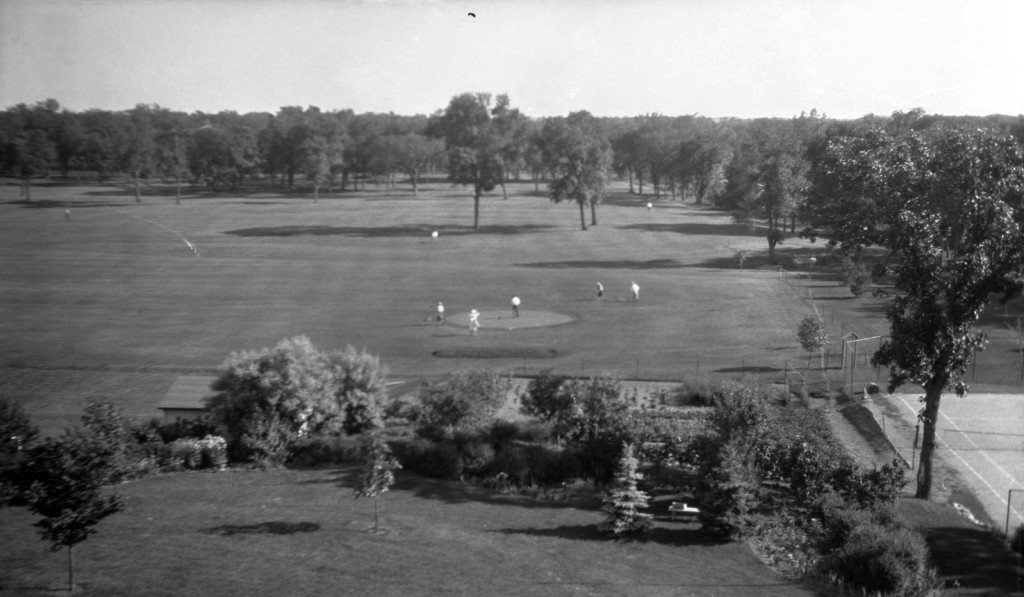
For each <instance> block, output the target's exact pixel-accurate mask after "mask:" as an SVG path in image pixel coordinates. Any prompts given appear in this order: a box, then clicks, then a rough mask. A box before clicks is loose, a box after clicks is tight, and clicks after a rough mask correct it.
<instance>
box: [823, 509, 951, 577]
mask: <svg viewBox="0 0 1024 597" xmlns="http://www.w3.org/2000/svg"><path fill="white" fill-rule="evenodd" d="M816 509H817V511H818V513H819V515H820V516H821V520H822V525H823V528H824V532H823V539H822V551H823V552H824V554H825V557H824V558H823V559H822V560H821V561H820V562H819V564H818V570H817V573H818V575H819V576H821V577H823V578H828V579H830V580H831V582H832V583H833V584H838V583H842V584H843V585H846V586H854V587H857V588H858V589H859V590H860V591H862V592H866V593H881V594H885V595H894V596H907V597H910V596H914V595H922V594H925V593H926V592H927V591H929V590H931V589H933V588H935V586H936V585H937V575H936V572H935V570H934V569H933V568H932V567H931V566H930V565H929V554H928V547H927V544H926V543H925V540H924V537H922V536H921V534H920V533H918V532H916V531H915V530H913V529H912V528H910V527H909V526H908V525H906V524H905V523H904V522H903V521H902V520H901V519H900V517H899V515H898V514H897V513H896V510H895V508H894V507H893V506H892V505H891V504H886V505H881V504H876V505H873V506H868V507H864V506H862V505H859V504H852V503H850V502H849V501H847V500H846V499H844V498H843V497H842V496H840V495H838V494H836V493H829V494H825V495H823V496H821V497H820V498H819V500H818V502H817V504H816Z"/></svg>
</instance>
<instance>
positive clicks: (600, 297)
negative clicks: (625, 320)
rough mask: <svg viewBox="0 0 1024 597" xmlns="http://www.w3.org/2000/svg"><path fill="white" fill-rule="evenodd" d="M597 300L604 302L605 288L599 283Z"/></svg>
mask: <svg viewBox="0 0 1024 597" xmlns="http://www.w3.org/2000/svg"><path fill="white" fill-rule="evenodd" d="M597 300H599V301H603V300H604V286H603V285H602V284H601V283H600V282H598V283H597Z"/></svg>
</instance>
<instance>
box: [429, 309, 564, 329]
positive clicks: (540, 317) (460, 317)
mask: <svg viewBox="0 0 1024 597" xmlns="http://www.w3.org/2000/svg"><path fill="white" fill-rule="evenodd" d="M479 321H480V329H482V330H518V329H522V328H542V327H547V326H549V325H561V324H563V323H569V322H570V321H572V317H569V316H568V315H563V314H561V313H553V312H551V311H527V310H525V309H520V310H519V317H512V310H511V309H508V310H504V311H480V319H479ZM445 323H450V324H453V325H458V326H463V327H467V328H468V327H469V313H456V314H454V315H451V316H450V317H448V318H447V319H446V320H445Z"/></svg>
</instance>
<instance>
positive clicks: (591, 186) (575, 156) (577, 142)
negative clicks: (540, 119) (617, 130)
mask: <svg viewBox="0 0 1024 597" xmlns="http://www.w3.org/2000/svg"><path fill="white" fill-rule="evenodd" d="M544 129H545V131H544V138H545V139H547V142H546V145H545V148H544V149H545V154H546V160H547V161H548V163H549V164H551V166H550V167H551V170H552V172H554V175H555V178H554V180H552V181H551V184H550V185H549V187H550V191H551V200H552V201H554V202H555V203H560V202H562V201H566V200H568V201H575V202H576V204H577V205H578V206H579V209H580V228H582V229H583V230H586V229H587V219H586V207H587V206H588V205H589V206H590V215H591V222H590V223H591V225H596V224H597V204H598V203H599V202H600V201H601V199H602V198H603V197H604V192H605V187H606V186H607V184H608V179H609V176H610V173H611V165H612V150H611V144H610V143H609V142H608V140H607V139H606V138H605V137H604V135H603V134H602V133H601V130H600V129H599V127H598V123H597V119H595V118H594V117H593V116H591V115H590V113H588V112H574V113H572V114H570V115H569V116H568V118H565V119H562V118H552V119H549V120H547V121H546V122H545V123H544Z"/></svg>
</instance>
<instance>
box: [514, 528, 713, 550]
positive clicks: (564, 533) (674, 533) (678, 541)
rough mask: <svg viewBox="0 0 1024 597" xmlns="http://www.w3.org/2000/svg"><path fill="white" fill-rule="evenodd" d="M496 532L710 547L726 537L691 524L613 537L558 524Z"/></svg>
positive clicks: (595, 531)
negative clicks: (704, 530)
mask: <svg viewBox="0 0 1024 597" xmlns="http://www.w3.org/2000/svg"><path fill="white" fill-rule="evenodd" d="M496 532H499V533H502V534H504V535H530V536H534V537H557V538H559V539H572V540H575V541H618V542H622V543H641V544H644V543H658V544H660V545H670V546H673V547H682V546H685V545H698V546H705V547H709V546H713V545H723V544H725V543H729V541H728V540H726V539H722V538H719V537H715V536H713V535H710V534H708V533H705V532H703V531H701V530H699V529H697V528H693V527H692V526H691V527H689V528H684V527H680V528H669V527H661V526H659V527H654V528H651V529H648V530H647V532H644V533H636V534H633V535H627V536H623V537H613V536H611V535H609V534H608V533H602V532H600V531H598V530H597V525H593V524H589V525H584V524H580V525H562V526H560V527H553V528H546V529H542V528H529V529H500V530H498V531H496Z"/></svg>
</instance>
